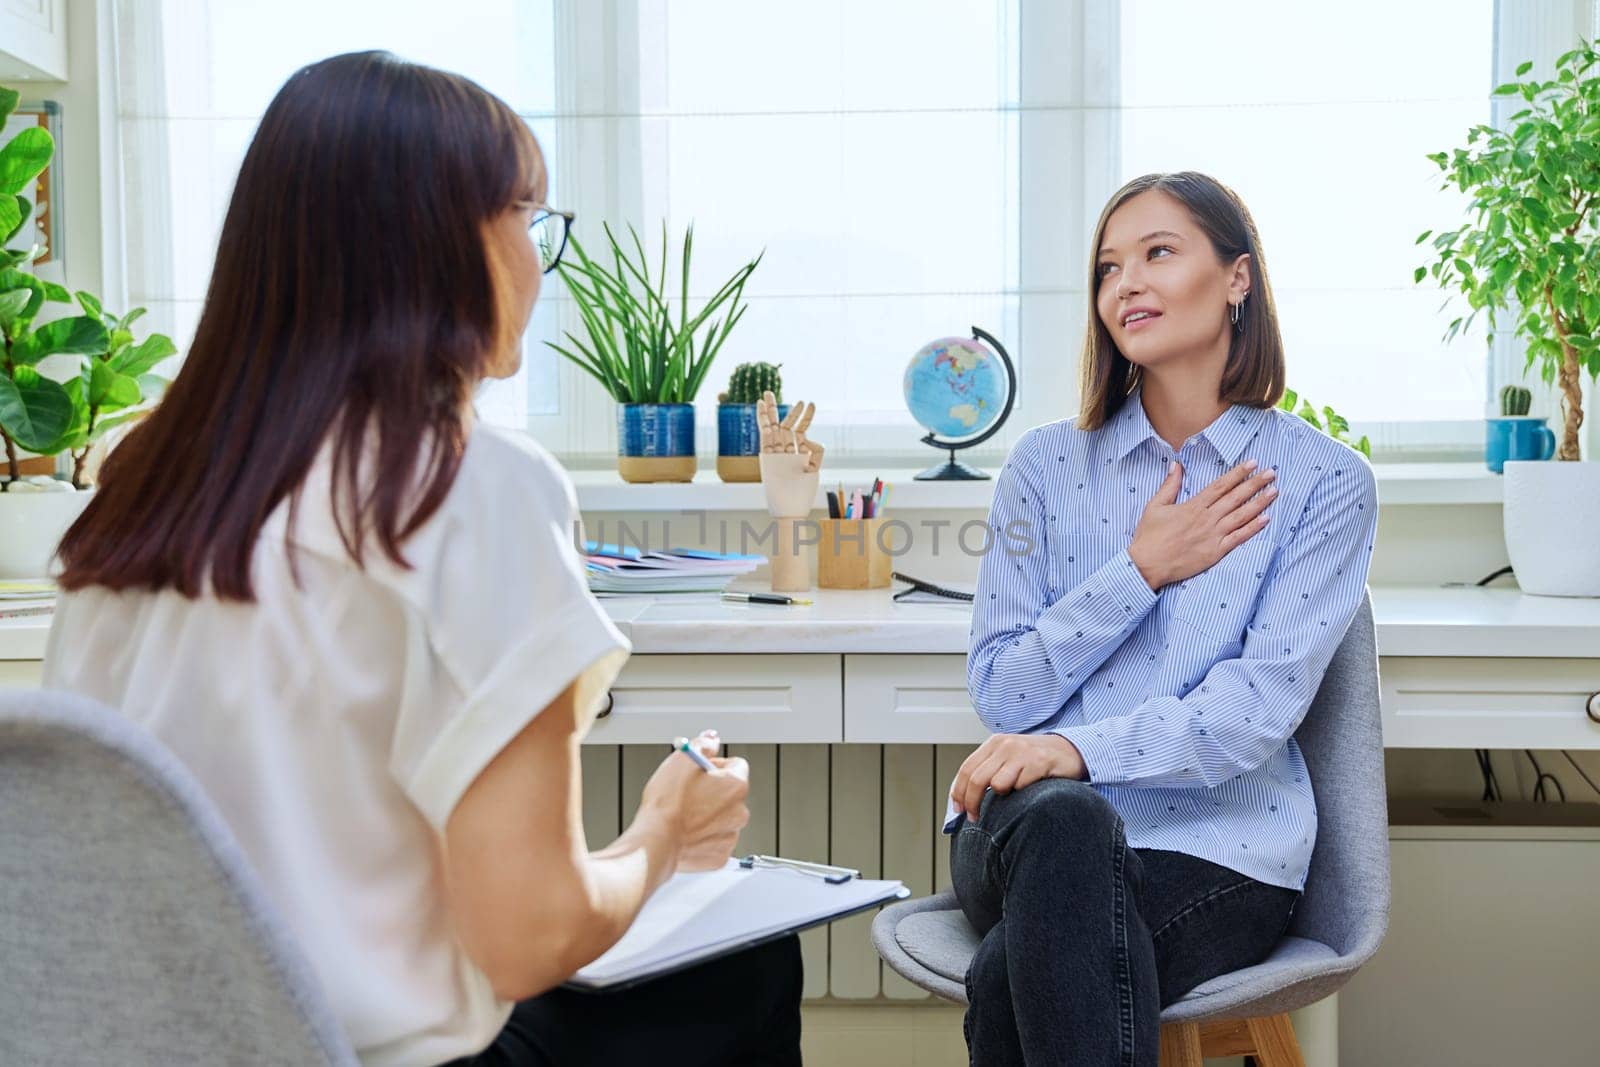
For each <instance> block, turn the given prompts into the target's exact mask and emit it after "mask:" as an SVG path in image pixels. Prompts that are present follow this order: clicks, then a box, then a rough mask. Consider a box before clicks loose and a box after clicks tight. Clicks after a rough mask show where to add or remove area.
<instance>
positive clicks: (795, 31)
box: [116, 0, 1589, 466]
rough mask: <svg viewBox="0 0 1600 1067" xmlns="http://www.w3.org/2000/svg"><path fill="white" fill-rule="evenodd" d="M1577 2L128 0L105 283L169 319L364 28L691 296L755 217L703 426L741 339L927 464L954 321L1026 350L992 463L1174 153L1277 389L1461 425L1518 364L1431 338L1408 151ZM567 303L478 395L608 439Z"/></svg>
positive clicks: (1069, 373) (1482, 103)
mask: <svg viewBox="0 0 1600 1067" xmlns="http://www.w3.org/2000/svg"><path fill="white" fill-rule="evenodd" d="M1581 3H1582V0H1555V2H1554V3H1551V4H1547V5H1541V6H1540V12H1541V16H1540V18H1539V19H1537V20H1529V19H1527V18H1526V17H1524V15H1525V12H1524V13H1523V15H1519V14H1517V13H1516V12H1517V11H1519V10H1522V9H1521V6H1520V5H1504V4H1497V3H1495V2H1494V0H1421V2H1418V3H1414V4H1394V3H1392V2H1386V0H1349V2H1346V3H1343V4H1339V5H1332V6H1329V5H1320V6H1309V7H1308V6H1305V5H1285V4H1275V3H1272V2H1270V0H1248V2H1241V3H1239V4H1232V5H1228V6H1227V7H1226V8H1223V9H1218V8H1214V7H1210V6H1207V5H1196V4H1192V3H1186V2H1182V0H1139V2H1137V3H1135V2H1133V0H1074V2H1073V3H1057V2H1054V0H990V2H982V0H870V2H865V0H858V2H854V3H851V2H846V0H816V2H814V3H810V4H807V5H804V6H801V7H794V6H785V5H754V4H749V3H745V2H740V0H670V2H669V0H582V2H580V0H461V2H460V3H458V4H457V5H456V6H455V7H454V8H453V9H452V15H451V17H450V18H447V19H440V18H439V17H438V11H437V7H436V5H429V4H423V3H421V2H420V0H404V2H384V3H380V2H378V0H352V2H348V3H339V4H328V3H324V2H313V0H283V2H281V3H278V4H274V5H267V6H262V5H244V4H223V3H210V4H207V3H198V4H197V3H192V2H185V3H179V2H178V0H153V2H152V3H149V4H143V3H141V4H137V5H135V4H131V3H123V4H119V5H117V7H116V17H117V23H118V24H117V27H116V29H117V35H116V36H117V41H118V46H119V48H118V51H119V69H120V72H121V77H120V103H119V108H120V110H119V125H120V130H121V135H122V138H123V142H124V153H123V155H124V160H125V169H126V175H125V190H124V203H125V216H124V231H125V234H126V241H127V252H126V255H127V260H128V278H129V287H130V290H131V292H130V296H131V298H132V300H133V301H134V302H136V303H141V304H145V305H147V306H149V307H150V308H151V310H152V313H153V314H152V317H153V318H154V319H155V324H156V326H157V327H158V328H162V329H165V330H168V331H170V332H172V334H173V336H174V337H175V339H177V340H178V341H179V344H180V346H181V345H183V344H184V343H186V341H187V338H188V337H189V335H190V334H191V333H192V330H193V324H194V321H195V319H196V318H197V316H198V312H199V307H200V303H201V300H202V298H203V296H204V292H205V284H206V280H207V277H208V274H209V271H210V267H211V260H212V254H213V250H214V247H215V240H216V233H217V230H218V228H219V226H220V223H221V219H222V215H223V211H224V209H225V207H226V203H227V199H228V196H229V193H230V191H231V186H232V181H233V176H234V173H235V172H236V170H237V167H238V162H239V159H240V158H241V156H242V154H243V151H244V148H245V146H246V144H247V143H248V141H249V138H250V136H251V133H252V131H253V130H254V127H255V124H256V122H257V120H258V118H259V115H260V114H261V112H262V110H263V109H264V108H265V106H266V104H267V102H268V100H269V99H270V98H271V96H272V94H273V93H274V92H275V91H276V89H277V88H278V86H279V85H280V84H281V83H282V82H283V80H284V79H285V78H286V77H287V76H288V75H289V74H290V73H291V72H292V71H293V70H295V69H296V68H297V67H299V66H300V65H302V64H304V63H306V62H309V61H312V60H315V59H318V58H321V57H324V56H327V55H331V54H334V53H337V52H341V51H347V50H353V49H358V48H371V47H381V48H389V49H391V50H393V51H396V52H398V53H399V54H401V55H404V56H406V57H408V58H412V59H416V60H419V61H421V62H426V63H431V64H434V65H438V66H442V67H446V68H449V69H452V70H457V71H460V72H462V73H464V74H466V75H468V76H469V77H472V78H474V79H476V80H477V81H479V82H480V83H482V84H483V85H485V86H486V87H487V88H488V89H490V90H491V91H493V92H496V93H498V94H500V95H501V96H503V97H504V98H505V99H507V100H508V101H509V102H511V104H512V105H513V106H514V107H515V108H516V109H517V110H518V111H519V112H520V113H521V114H523V115H524V117H525V118H526V119H527V121H528V122H529V123H530V125H531V126H532V127H533V129H534V131H535V133H536V134H537V135H538V136H539V139H540V141H541V143H542V144H543V145H544V147H545V149H546V153H547V156H548V157H549V159H550V161H551V164H552V192H551V196H550V199H551V201H552V203H555V204H557V205H558V206H561V207H564V208H570V209H573V210H575V211H576V212H577V214H578V230H577V233H578V236H579V237H580V239H583V240H585V241H586V242H587V243H588V244H590V245H591V246H595V245H599V244H601V243H603V238H602V236H601V231H600V225H599V224H600V223H601V222H602V221H610V222H612V223H613V224H618V223H627V222H632V223H634V224H635V225H637V226H639V227H640V229H641V232H642V234H643V235H644V237H645V239H646V241H647V243H648V244H649V245H650V246H651V247H652V248H653V249H658V248H659V242H660V240H661V227H662V224H663V223H665V225H666V230H667V233H668V236H669V238H670V240H671V241H672V242H673V244H674V245H675V246H676V244H677V242H678V241H680V240H681V238H682V234H683V231H684V229H685V228H686V227H687V226H688V225H689V224H690V223H691V222H693V223H694V224H695V227H696V229H695V237H696V242H695V259H694V271H693V278H692V281H693V288H694V290H695V291H698V292H699V293H701V294H703V293H705V292H707V291H708V290H710V289H711V288H712V287H714V286H715V285H716V284H717V283H719V282H720V281H721V280H722V279H724V278H725V277H727V276H728V275H729V274H731V273H732V272H733V270H734V269H735V268H736V267H737V265H738V264H740V263H741V262H743V261H744V260H745V259H747V258H748V257H750V256H753V255H754V254H755V253H757V252H759V251H761V250H763V249H765V252H766V257H765V259H764V260H763V262H762V264H761V266H760V268H759V269H758V270H757V271H756V273H755V275H754V277H753V278H752V281H751V283H750V286H749V287H748V289H747V296H748V298H749V302H750V311H749V314H748V315H747V316H746V318H745V319H744V320H743V321H742V322H741V323H740V325H739V327H738V328H737V329H736V330H735V331H734V333H733V335H732V337H731V339H730V341H729V342H728V344H727V345H726V346H725V347H724V349H723V350H722V352H721V353H720V354H719V356H718V362H717V365H716V366H715V367H714V368H713V369H712V371H711V373H710V375H709V376H708V377H707V379H706V383H705V385H704V387H703V388H702V391H701V393H700V395H699V397H698V398H697V400H698V404H699V409H700V410H699V421H700V439H699V447H700V451H701V454H702V456H707V455H710V454H711V453H713V452H714V451H715V447H716V445H715V431H714V420H715V414H714V410H713V409H714V406H715V402H716V393H717V391H718V390H719V389H721V388H722V387H723V386H724V384H725V383H726V381H727V377H728V374H729V372H730V371H731V370H732V368H733V366H734V364H736V363H739V362H743V361H748V360H766V361H770V362H775V363H781V364H782V365H783V376H784V383H785V392H786V396H787V397H788V398H789V399H801V398H804V399H811V400H815V401H816V402H817V404H818V406H819V411H820V414H819V422H818V424H817V426H816V427H815V428H814V432H815V433H816V435H817V436H818V438H819V439H821V440H823V441H824V442H826V443H827V444H828V446H829V448H830V456H831V457H833V459H834V461H835V462H851V461H855V462H863V463H865V462H871V463H883V462H893V461H896V460H898V461H900V462H902V463H904V464H906V465H910V464H913V463H918V464H920V463H924V462H932V460H933V457H932V456H931V455H930V453H929V450H928V449H927V448H926V447H925V446H923V445H921V444H919V443H918V438H919V437H920V436H921V433H922V431H921V430H920V428H918V427H917V426H916V425H915V424H914V423H913V422H912V420H911V417H910V415H909V414H908V413H907V412H906V410H905V408H904V405H903V402H902V398H901V387H900V376H901V373H902V371H903V368H904V366H905V363H906V361H907V360H908V359H909V357H910V355H911V354H912V352H913V351H915V349H916V348H917V347H918V346H920V345H921V344H923V343H924V342H926V341H928V340H931V339H932V338H934V337H937V336H941V335H946V334H956V333H965V332H966V330H967V329H968V328H969V327H971V326H974V325H977V326H981V327H983V328H985V329H987V330H989V331H990V332H992V333H994V334H995V335H996V336H998V337H999V338H1000V339H1001V340H1002V341H1003V342H1005V343H1006V344H1007V346H1008V348H1009V349H1010V351H1011V353H1012V355H1013V357H1014V359H1015V360H1016V362H1017V364H1018V370H1019V375H1020V379H1021V388H1020V390H1019V394H1018V406H1017V410H1016V411H1015V412H1014V413H1013V415H1012V418H1011V420H1010V422H1009V423H1008V425H1007V427H1006V429H1005V431H1003V432H1002V433H1001V434H1000V435H997V437H996V438H994V439H992V440H991V441H990V442H988V444H987V445H986V446H984V447H982V448H980V449H976V450H974V452H975V453H976V454H975V455H973V456H972V458H973V459H974V460H976V461H977V462H979V463H980V464H982V463H993V462H994V461H995V460H996V459H997V458H999V457H1000V456H1001V455H1003V454H1004V452H1005V450H1006V449H1007V448H1009V446H1010V444H1011V443H1012V442H1014V441H1015V439H1016V438H1017V436H1019V435H1020V434H1021V433H1022V432H1023V431H1024V430H1026V429H1027V428H1028V427H1029V426H1032V425H1036V424H1038V423H1041V422H1045V421H1048V420H1052V419H1057V418H1061V417H1063V416H1065V415H1068V414H1071V413H1072V412H1073V411H1074V410H1075V406H1076V399H1075V398H1076V378H1077V361H1078V352H1079V347H1080V345H1081V341H1082V336H1083V329H1084V316H1085V314H1086V309H1087V306H1088V294H1087V293H1086V292H1085V291H1084V284H1085V279H1086V277H1087V273H1088V271H1087V259H1088V255H1089V249H1088V247H1087V245H1088V241H1089V239H1090V237H1091V235H1092V229H1093V225H1094V222H1095V219H1096V216H1097V215H1098V213H1099V210H1100V208H1101V206H1102V205H1103V204H1104V203H1105V201H1106V199H1107V198H1108V197H1109V196H1110V195H1111V194H1112V193H1113V192H1114V191H1115V190H1116V188H1117V187H1118V186H1119V185H1120V184H1121V183H1122V182H1123V181H1125V180H1127V179H1128V178H1131V177H1134V176H1136V175H1139V174H1143V173H1146V172H1149V171H1152V170H1180V169H1196V170H1203V171H1207V172H1209V173H1211V174H1213V175H1215V176H1216V177H1218V178H1219V179H1221V180H1222V181H1224V182H1225V183H1227V184H1229V185H1230V186H1232V187H1233V188H1234V189H1236V190H1237V191H1238V192H1239V193H1240V195H1241V196H1242V197H1243V198H1244V200H1245V202H1246V203H1247V204H1248V205H1249V206H1250V208H1251V210H1252V212H1253V214H1254V216H1255V218H1256V221H1257V224H1258V226H1259V228H1260V230H1261V233H1262V237H1263V241H1264V252H1265V258H1266V260H1267V262H1268V263H1269V265H1270V268H1271V270H1272V275H1273V279H1274V281H1275V283H1276V289H1275V296H1276V297H1277V301H1278V310H1279V315H1280V320H1281V322H1282V326H1283V331H1284V336H1285V340H1286V342H1287V345H1288V354H1289V361H1290V382H1291V384H1292V385H1293V386H1294V387H1295V388H1296V389H1298V390H1300V391H1302V392H1304V393H1306V394H1308V395H1309V396H1310V397H1312V398H1313V399H1314V400H1315V401H1316V402H1317V403H1319V404H1331V405H1333V406H1334V407H1336V408H1337V409H1338V410H1340V411H1341V412H1342V413H1344V414H1345V415H1346V416H1347V417H1349V418H1350V419H1351V421H1352V422H1353V423H1354V424H1355V429H1356V430H1357V432H1367V433H1370V434H1372V436H1373V439H1374V443H1375V445H1376V446H1377V448H1378V450H1379V453H1380V455H1382V454H1387V455H1389V456H1390V457H1392V458H1398V457H1402V456H1408V455H1416V456H1419V457H1420V456H1422V455H1424V454H1426V453H1430V452H1431V453H1432V454H1436V455H1444V454H1449V453H1450V452H1451V451H1452V450H1458V451H1466V450H1469V449H1477V448H1478V447H1481V429H1480V423H1479V421H1478V420H1479V418H1480V416H1481V415H1482V414H1483V412H1484V406H1485V401H1486V392H1487V390H1486V385H1487V384H1489V383H1490V382H1492V381H1493V380H1494V379H1495V378H1496V377H1497V376H1499V377H1501V379H1502V380H1506V379H1505V378H1504V374H1505V372H1506V371H1505V368H1507V367H1509V366H1512V365H1513V364H1517V365H1518V367H1519V366H1520V361H1519V360H1517V359H1516V358H1515V346H1513V345H1512V344H1511V343H1510V340H1509V338H1502V339H1500V341H1499V342H1498V344H1497V347H1496V349H1495V353H1494V358H1493V360H1492V361H1491V359H1490V358H1489V351H1488V346H1486V344H1485V334H1484V326H1485V325H1486V324H1485V323H1483V322H1482V320H1481V317H1480V322H1479V324H1478V325H1477V328H1476V329H1475V331H1474V332H1472V333H1469V334H1467V335H1466V336H1463V337H1460V338H1458V339H1457V340H1456V341H1455V342H1454V343H1452V344H1450V345H1445V344H1444V343H1443V342H1442V340H1441V338H1442V335H1443V333H1444V327H1445V324H1446V323H1447V322H1448V320H1449V318H1451V317H1453V314H1454V313H1452V314H1451V315H1444V314H1441V313H1440V305H1441V304H1442V303H1443V302H1444V299H1445V294H1444V293H1442V292H1440V291H1439V290H1437V289H1435V288H1431V287H1429V286H1428V285H1422V286H1416V285H1413V284H1412V282H1411V272H1412V270H1413V268H1414V267H1416V266H1417V265H1419V264H1421V263H1422V262H1424V259H1425V257H1424V256H1423V255H1422V250H1420V249H1418V248H1417V247H1416V246H1415V245H1414V244H1413V239H1414V238H1415V235H1416V234H1417V233H1419V232H1421V231H1422V230H1423V229H1426V228H1430V227H1432V228H1436V229H1437V228H1439V227H1441V226H1444V225H1447V224H1451V223H1452V222H1453V221H1454V220H1455V219H1458V218H1460V217H1462V215H1463V211H1464V206H1465V200H1464V198H1463V197H1460V196H1459V195H1458V194H1452V193H1449V192H1441V191H1440V190H1439V188H1438V186H1439V178H1438V171H1437V168H1436V167H1434V165H1433V164H1432V163H1430V162H1428V161H1427V160H1426V159H1425V158H1424V157H1425V154H1426V153H1428V152H1434V151H1440V150H1443V149H1446V148H1449V147H1453V146H1455V145H1457V144H1460V143H1462V141H1463V139H1464V136H1465V133H1466V131H1467V129H1468V128H1470V127H1471V126H1472V125H1474V124H1476V123H1480V122H1486V121H1491V119H1496V120H1497V119H1498V118H1499V117H1500V116H1498V115H1496V114H1495V113H1494V112H1492V111H1491V104H1490V97H1489V91H1490V89H1491V88H1492V87H1493V85H1494V84H1496V83H1497V82H1498V81H1502V80H1505V77H1507V76H1509V70H1510V68H1511V67H1513V66H1514V65H1515V62H1516V61H1518V59H1520V58H1539V57H1544V58H1545V59H1546V61H1547V60H1548V59H1549V58H1551V57H1553V56H1554V55H1555V54H1556V53H1557V52H1559V51H1562V50H1564V49H1565V48H1566V47H1569V46H1570V43H1571V41H1572V40H1573V39H1575V37H1576V34H1577V30H1578V29H1579V28H1582V27H1579V26H1578V25H1577V22H1576V21H1575V20H1576V18H1577V12H1578V10H1579V6H1581ZM1547 8H1548V9H1549V10H1546V9H1547ZM1558 8H1559V9H1560V10H1559V11H1556V9H1558ZM1588 11H1589V9H1588V8H1587V7H1584V8H1583V13H1584V14H1587V13H1588ZM1551 12H1555V13H1554V14H1552V13H1551ZM1563 12H1565V14H1562V13H1563ZM1569 16H1570V17H1569ZM1535 23H1536V25H1535ZM1530 27H1531V28H1530ZM1419 41H1424V42H1426V47H1419V46H1418V44H1417V42H1419ZM1524 53H1525V54H1524ZM1546 53H1547V54H1546ZM168 57H182V61H181V62H179V61H177V59H176V58H174V59H173V60H172V61H169V59H168ZM1501 68H1505V69H1504V70H1503V71H1502V70H1501ZM1497 71H1500V74H1499V76H1497V75H1496V72H1497ZM579 329H580V326H579V320H578V317H577V315H576V313H575V312H574V310H573V309H572V307H571V305H570V301H569V300H568V299H567V298H566V295H565V293H564V292H563V291H562V287H561V285H560V283H559V281H558V280H556V279H554V278H552V279H548V280H547V283H546V287H545V291H544V296H543V297H542V298H541V301H540V304H539V307H538V308H537V310H536V311H535V315H534V321H533V323H532V325H531V327H530V329H529V331H528V335H527V338H526V341H525V346H524V354H525V359H524V367H523V370H522V372H521V373H520V374H519V376H518V377H517V378H516V379H513V380H511V381H509V382H506V383H496V384H494V385H492V386H489V387H487V388H486V391H485V393H484V395H483V397H482V402H481V406H482V410H483V411H484V413H485V415H486V416H487V417H489V418H491V419H493V420H494V421H497V422H501V423H504V424H508V425H514V426H521V427H524V428H526V429H528V430H529V431H530V432H532V433H533V434H534V435H535V436H537V437H538V438H539V439H540V440H541V441H543V442H544V443H545V444H546V445H547V446H549V447H550V448H552V449H553V450H554V451H555V452H556V453H557V454H558V455H560V456H561V457H562V458H563V459H564V460H566V461H567V462H569V463H572V464H575V465H583V464H594V465H601V466H604V465H608V464H609V463H610V462H611V460H612V457H614V455H615V433H616V431H615V419H616V416H615V411H614V406H613V405H612V403H611V401H610V399H609V398H608V397H606V396H605V395H604V394H603V392H602V391H601V390H600V389H599V387H598V385H597V384H596V383H595V382H593V381H592V380H591V379H590V378H588V376H587V375H585V374H583V373H582V372H581V371H579V370H578V369H577V368H575V367H573V366H572V365H570V364H567V363H566V362H565V361H564V360H562V359H560V358H559V357H558V356H556V355H555V354H554V353H553V352H552V351H550V350H549V349H548V348H547V347H546V346H545V344H544V342H545V341H547V340H554V339H557V338H559V337H560V335H561V333H562V331H564V330H572V331H574V332H577V331H579Z"/></svg>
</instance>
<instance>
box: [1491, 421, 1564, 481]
mask: <svg viewBox="0 0 1600 1067" xmlns="http://www.w3.org/2000/svg"><path fill="white" fill-rule="evenodd" d="M1484 423H1485V426H1486V429H1487V434H1486V438H1485V440H1484V449H1483V454H1484V459H1485V460H1486V461H1487V463H1488V466H1489V469H1490V470H1492V471H1494V472H1495V473H1496V474H1504V473H1505V468H1506V461H1507V460H1544V459H1549V458H1550V457H1551V456H1553V455H1555V454H1556V435H1555V431H1554V430H1552V429H1550V427H1548V426H1546V425H1545V420H1544V418H1542V417H1540V416H1538V415H1503V416H1501V417H1499V418H1489V419H1485V420H1484Z"/></svg>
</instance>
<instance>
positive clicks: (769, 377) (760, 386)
mask: <svg viewBox="0 0 1600 1067" xmlns="http://www.w3.org/2000/svg"><path fill="white" fill-rule="evenodd" d="M781 366H783V364H781V363H777V364H773V363H741V364H739V365H738V366H737V367H735V368H733V374H732V376H731V377H729V378H728V394H727V396H728V399H727V401H726V402H727V403H729V404H754V403H755V402H756V401H757V400H760V399H761V395H762V394H763V393H765V392H767V391H768V390H769V389H770V390H771V391H772V397H773V399H774V400H775V401H776V402H777V403H779V404H781V403H783V375H781V374H779V373H778V368H779V367H781Z"/></svg>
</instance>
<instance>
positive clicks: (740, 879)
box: [564, 860, 911, 992]
mask: <svg viewBox="0 0 1600 1067" xmlns="http://www.w3.org/2000/svg"><path fill="white" fill-rule="evenodd" d="M910 895H911V891H910V890H909V889H907V888H906V887H905V886H904V885H903V884H902V883H900V882H898V881H890V880H874V879H865V878H850V879H848V880H846V881H843V882H830V881H828V880H826V879H824V878H819V877H817V876H815V875H814V874H809V873H805V872H803V871H800V870H796V869H793V868H789V867H783V866H753V867H743V866H741V865H740V863H739V861H738V860H729V861H728V863H727V865H726V866H725V867H723V868H722V869H720V870H716V871H699V872H695V873H693V874H678V875H674V876H673V877H672V878H671V879H670V880H669V881H668V882H667V884H666V885H664V886H662V887H661V888H660V889H658V890H657V891H656V892H655V894H654V895H653V896H652V897H651V898H650V899H649V900H648V901H646V902H645V906H644V908H643V909H641V910H640V912H639V916H638V918H636V919H635V920H634V922H633V925H632V926H630V927H629V928H628V932H627V933H625V934H623V935H622V938H621V940H619V941H618V942H617V943H616V944H615V945H613V946H611V948H610V949H608V950H607V951H606V952H605V953H603V954H602V955H601V956H600V958H599V959H597V960H595V961H594V962H593V963H591V964H589V965H588V966H587V967H584V968H583V969H581V970H580V971H578V973H577V974H575V975H573V976H572V978H571V979H569V980H568V981H567V982H565V983H564V985H565V986H566V987H567V988H568V989H577V990H582V991H585V992H606V991H614V990H622V989H628V988H630V987H632V986H636V985H639V984H640V983H642V982H648V981H653V980H654V979H657V978H661V977H663V976H665V975H669V974H674V973H676V972H678V971H682V970H685V969H687V968H689V967H693V966H695V965H696V964H700V963H705V962H707V961H709V960H714V959H717V958H719V957H722V956H727V955H730V954H732V953H735V952H742V951H743V950H745V949H747V948H753V947H754V946H756V945H760V944H764V943H766V942H768V941H775V940H777V939H778V938H780V937H787V936H788V935H790V934H793V933H798V932H799V931H801V930H806V929H810V928H811V927H813V926H821V925H823V924H825V923H831V922H833V921H835V920H837V919H843V918H845V917H846V916H850V915H855V914H856V913H857V912H862V911H867V910H868V909H871V908H876V907H879V906H880V905H883V904H887V903H889V902H890V901H893V900H904V899H905V898H906V897H908V896H910Z"/></svg>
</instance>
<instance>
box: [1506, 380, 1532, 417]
mask: <svg viewBox="0 0 1600 1067" xmlns="http://www.w3.org/2000/svg"><path fill="white" fill-rule="evenodd" d="M1532 406H1533V390H1531V389H1524V388H1523V387H1522V386H1520V385H1508V386H1506V387H1505V388H1504V389H1502V390H1500V414H1502V415H1526V414H1527V413H1528V409H1529V408H1530V407H1532Z"/></svg>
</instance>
